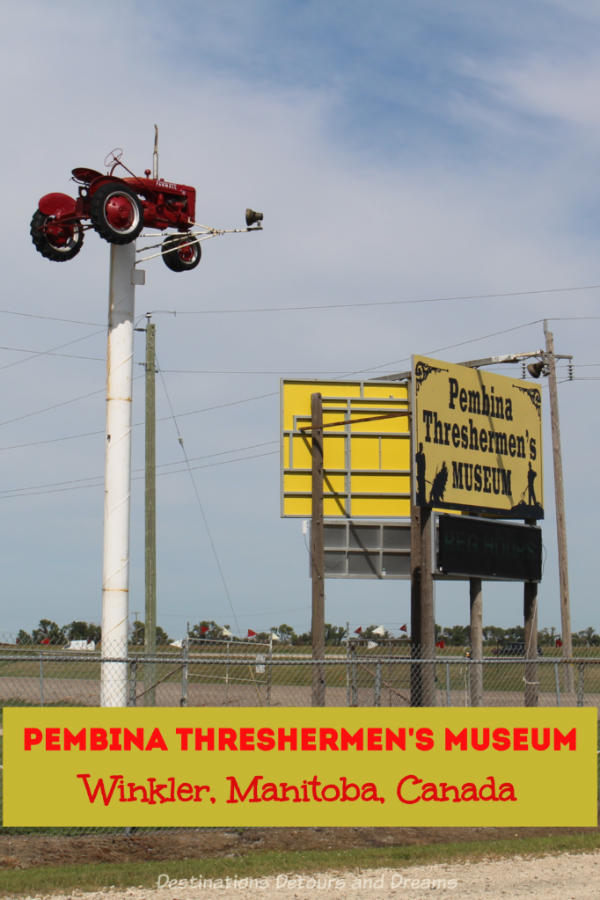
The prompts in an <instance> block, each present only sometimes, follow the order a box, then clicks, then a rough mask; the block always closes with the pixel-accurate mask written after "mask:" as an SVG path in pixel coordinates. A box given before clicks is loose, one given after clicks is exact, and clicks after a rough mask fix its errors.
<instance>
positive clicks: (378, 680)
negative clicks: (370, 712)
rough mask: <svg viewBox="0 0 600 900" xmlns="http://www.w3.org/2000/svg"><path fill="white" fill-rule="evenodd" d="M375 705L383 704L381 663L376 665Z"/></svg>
mask: <svg viewBox="0 0 600 900" xmlns="http://www.w3.org/2000/svg"><path fill="white" fill-rule="evenodd" d="M373 706H381V663H380V662H378V663H376V665H375V699H374V701H373Z"/></svg>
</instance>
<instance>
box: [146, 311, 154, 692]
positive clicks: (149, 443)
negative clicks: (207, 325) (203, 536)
mask: <svg viewBox="0 0 600 900" xmlns="http://www.w3.org/2000/svg"><path fill="white" fill-rule="evenodd" d="M155 376H156V325H154V323H152V322H151V321H150V315H149V314H148V316H147V324H146V435H145V438H146V439H145V447H146V467H145V468H146V488H145V518H146V540H145V576H146V577H145V583H146V618H145V628H144V650H145V652H146V655H147V656H149V657H153V656H154V655H155V654H156V377H155ZM145 680H146V691H145V695H146V705H147V706H156V688H155V685H156V663H155V662H146V679H145Z"/></svg>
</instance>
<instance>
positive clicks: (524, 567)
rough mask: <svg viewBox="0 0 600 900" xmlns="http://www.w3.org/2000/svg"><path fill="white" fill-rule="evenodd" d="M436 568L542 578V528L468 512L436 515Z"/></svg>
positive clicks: (503, 577) (458, 572) (506, 578)
mask: <svg viewBox="0 0 600 900" xmlns="http://www.w3.org/2000/svg"><path fill="white" fill-rule="evenodd" d="M437 572H438V573H439V574H444V575H458V576H463V577H468V578H483V579H494V578H497V579H499V580H502V581H541V578H542V530H541V528H538V527H537V526H535V525H515V524H513V523H509V522H494V521H490V520H489V519H481V518H472V517H468V516H443V515H440V516H438V538H437Z"/></svg>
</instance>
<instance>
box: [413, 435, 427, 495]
mask: <svg viewBox="0 0 600 900" xmlns="http://www.w3.org/2000/svg"><path fill="white" fill-rule="evenodd" d="M415 463H416V464H417V497H416V503H417V506H425V504H426V503H427V500H426V498H425V454H424V453H423V444H422V443H420V444H419V449H418V451H417V452H416V453H415Z"/></svg>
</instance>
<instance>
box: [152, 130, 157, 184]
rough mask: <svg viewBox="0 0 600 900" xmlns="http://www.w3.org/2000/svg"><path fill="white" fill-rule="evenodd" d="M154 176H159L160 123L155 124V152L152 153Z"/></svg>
mask: <svg viewBox="0 0 600 900" xmlns="http://www.w3.org/2000/svg"><path fill="white" fill-rule="evenodd" d="M152 177H153V178H158V125H155V126H154V153H153V154H152Z"/></svg>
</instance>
